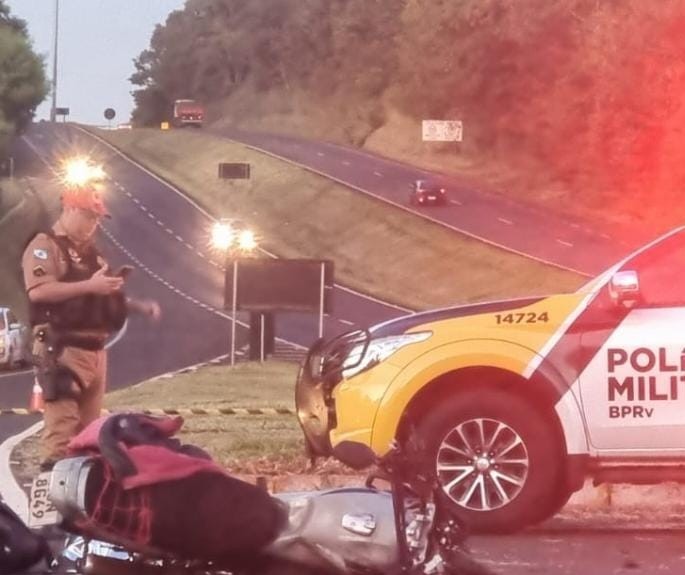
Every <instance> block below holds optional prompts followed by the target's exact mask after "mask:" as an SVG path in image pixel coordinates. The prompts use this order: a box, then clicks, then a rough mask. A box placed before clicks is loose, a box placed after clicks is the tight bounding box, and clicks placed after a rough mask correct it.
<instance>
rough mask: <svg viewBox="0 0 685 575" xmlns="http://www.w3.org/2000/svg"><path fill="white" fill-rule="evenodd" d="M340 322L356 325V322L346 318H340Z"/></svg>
mask: <svg viewBox="0 0 685 575" xmlns="http://www.w3.org/2000/svg"><path fill="white" fill-rule="evenodd" d="M338 321H339V322H340V323H344V324H345V325H354V322H352V321H348V320H346V319H338Z"/></svg>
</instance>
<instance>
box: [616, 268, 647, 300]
mask: <svg viewBox="0 0 685 575" xmlns="http://www.w3.org/2000/svg"><path fill="white" fill-rule="evenodd" d="M609 295H610V296H611V301H613V302H614V304H615V305H618V306H623V307H633V306H634V305H635V304H636V303H637V301H638V300H639V299H640V280H639V279H638V276H637V272H636V271H633V270H624V271H620V272H616V273H615V274H614V275H613V276H611V279H610V280H609Z"/></svg>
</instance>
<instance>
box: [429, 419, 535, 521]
mask: <svg viewBox="0 0 685 575" xmlns="http://www.w3.org/2000/svg"><path fill="white" fill-rule="evenodd" d="M436 468H437V472H438V477H439V479H440V483H441V485H442V489H443V491H444V492H445V494H446V495H447V496H448V497H449V498H450V499H451V500H452V501H454V502H455V503H456V504H457V505H459V506H460V507H463V508H465V509H468V510H470V511H492V510H495V509H499V508H501V507H504V506H506V505H508V504H509V503H511V501H512V500H513V499H514V498H516V497H517V496H518V495H519V493H521V491H522V489H523V487H524V485H525V483H526V478H527V476H528V472H529V469H530V459H529V456H528V449H527V448H526V445H525V443H524V441H523V439H522V438H521V436H520V435H519V434H518V433H517V432H516V431H515V430H514V429H512V428H511V427H510V426H509V425H507V424H506V423H504V422H501V421H497V420H494V419H486V418H477V419H470V420H467V421H464V422H462V423H460V424H459V425H457V426H455V427H453V428H452V429H451V430H450V431H448V433H447V434H446V435H445V436H444V439H443V440H442V442H441V443H440V446H439V447H438V451H437V455H436Z"/></svg>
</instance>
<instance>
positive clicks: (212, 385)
mask: <svg viewBox="0 0 685 575" xmlns="http://www.w3.org/2000/svg"><path fill="white" fill-rule="evenodd" d="M297 370H298V365H297V364H295V363H291V362H284V361H267V362H265V363H263V364H260V363H238V364H237V365H235V366H233V367H231V366H226V365H217V366H206V367H202V368H200V369H198V370H197V371H195V372H192V373H186V374H177V375H174V376H172V377H169V378H157V379H152V380H149V381H145V382H142V383H139V384H137V385H134V386H132V387H127V388H125V389H121V390H117V391H114V392H111V393H108V394H107V396H106V397H105V408H106V409H110V410H112V411H117V412H119V411H140V410H142V409H178V408H189V407H195V408H218V407H287V408H291V409H294V407H295V405H294V403H295V402H294V393H295V389H294V386H295V380H296V377H297ZM179 438H180V439H181V440H182V441H183V442H184V443H191V444H193V445H198V446H200V447H202V448H203V449H205V450H207V451H208V452H209V453H210V454H211V455H212V457H214V459H215V460H217V461H218V462H220V463H221V464H222V465H224V466H226V467H227V468H228V469H231V470H232V471H233V472H235V473H248V474H252V473H259V474H266V475H274V474H277V473H283V472H293V473H297V472H303V471H305V470H306V468H307V465H308V461H307V459H306V458H305V456H304V443H303V436H302V431H301V430H300V427H299V425H298V423H297V420H296V418H295V416H294V415H245V416H240V415H222V416H208V415H193V416H188V417H186V418H185V423H184V426H183V428H182V430H181V432H180V433H179ZM13 458H14V459H17V460H19V461H21V462H22V465H21V476H22V479H26V480H30V478H31V477H32V476H33V474H35V473H36V472H37V470H38V438H37V437H32V438H29V439H27V440H25V441H23V442H22V443H21V444H20V445H19V446H17V448H16V449H15V452H14V453H13ZM341 469H342V468H341V467H340V466H339V465H334V464H331V463H329V464H327V465H326V466H325V468H324V470H328V471H331V470H341Z"/></svg>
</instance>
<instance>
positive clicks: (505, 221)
mask: <svg viewBox="0 0 685 575" xmlns="http://www.w3.org/2000/svg"><path fill="white" fill-rule="evenodd" d="M497 219H498V221H500V222H502V223H503V224H507V225H508V226H513V225H514V222H512V221H511V220H508V219H507V218H497Z"/></svg>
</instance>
